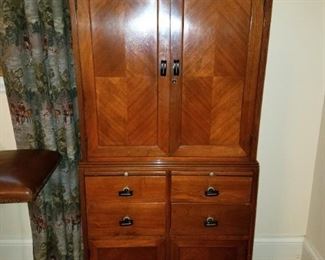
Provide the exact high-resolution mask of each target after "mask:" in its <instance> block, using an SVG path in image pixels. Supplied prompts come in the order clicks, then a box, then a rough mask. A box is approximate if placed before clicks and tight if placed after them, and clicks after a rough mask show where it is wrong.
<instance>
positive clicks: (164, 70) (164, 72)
mask: <svg viewBox="0 0 325 260" xmlns="http://www.w3.org/2000/svg"><path fill="white" fill-rule="evenodd" d="M166 75H167V61H166V60H161V61H160V76H162V77H165V76H166Z"/></svg>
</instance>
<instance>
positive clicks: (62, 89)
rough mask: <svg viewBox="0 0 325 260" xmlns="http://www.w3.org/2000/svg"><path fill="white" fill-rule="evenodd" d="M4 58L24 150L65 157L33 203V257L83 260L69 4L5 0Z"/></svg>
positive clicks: (0, 10)
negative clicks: (34, 150)
mask: <svg viewBox="0 0 325 260" xmlns="http://www.w3.org/2000/svg"><path fill="white" fill-rule="evenodd" d="M0 54H1V61H2V69H3V73H4V81H5V86H6V92H7V96H8V101H9V106H10V113H11V117H12V123H13V128H14V132H15V138H16V143H17V147H18V149H23V148H24V149H34V148H44V149H50V150H58V151H59V152H60V153H61V155H62V156H63V160H62V162H61V164H60V165H59V167H58V169H57V170H56V171H55V172H54V173H53V175H52V177H51V178H50V180H49V181H48V183H47V185H46V186H45V188H44V189H43V191H42V193H41V194H40V196H39V197H38V199H37V200H36V201H35V202H33V203H30V204H29V213H30V219H31V226H32V233H33V244H34V258H35V259H37V260H38V259H81V258H82V249H81V235H80V213H79V189H78V180H77V170H76V168H77V162H78V158H79V144H78V142H79V138H78V114H77V111H78V110H77V102H76V83H75V76H74V67H73V59H72V48H71V31H70V17H69V5H68V0H0ZM0 124H1V122H0ZM35 174H37V173H35Z"/></svg>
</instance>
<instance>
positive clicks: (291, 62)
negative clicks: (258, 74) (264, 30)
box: [255, 0, 325, 260]
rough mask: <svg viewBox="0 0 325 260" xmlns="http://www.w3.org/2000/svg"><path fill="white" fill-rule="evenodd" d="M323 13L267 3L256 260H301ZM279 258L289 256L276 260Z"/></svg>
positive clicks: (319, 98)
mask: <svg viewBox="0 0 325 260" xmlns="http://www.w3.org/2000/svg"><path fill="white" fill-rule="evenodd" d="M323 8H324V1H321V0H319V1H317V0H316V1H313V0H298V1H294V0H292V1H288V0H275V1H274V7H273V17H272V27H271V35H270V46H269V47H270V48H269V56H268V57H269V59H268V65H267V74H266V82H265V92H264V102H263V109H262V117H261V118H262V119H261V132H260V143H259V150H258V159H259V161H260V164H261V170H260V185H259V197H258V210H257V223H256V246H255V258H256V259H284V260H289V259H299V256H300V254H301V246H302V243H303V236H304V235H305V233H306V227H307V220H308V208H309V202H310V195H311V188H312V180H313V171H314V163H315V158H316V151H317V143H318V136H319V129H320V121H321V113H322V102H323V100H324V91H325V90H324V84H323V82H324V79H323V77H322V76H323V73H324V67H322V52H323V51H324V46H325V42H324V32H323V21H322V19H323V17H324V11H323V10H324V9H323ZM283 245H285V246H284V247H283V248H282V246H283ZM266 249H267V250H266ZM268 250H269V251H270V252H266V251H268ZM286 250H289V251H290V252H285V251H286ZM286 253H288V254H291V256H289V255H287V256H285V257H282V256H281V254H286ZM263 254H264V255H263ZM268 254H273V255H274V256H272V257H274V258H272V257H271V256H270V255H268ZM267 256H268V257H269V258H263V257H267ZM297 257H298V258H297Z"/></svg>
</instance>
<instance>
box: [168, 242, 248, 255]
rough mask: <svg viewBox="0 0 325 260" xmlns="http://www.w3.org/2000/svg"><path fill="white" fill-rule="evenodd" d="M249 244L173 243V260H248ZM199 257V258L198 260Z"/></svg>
mask: <svg viewBox="0 0 325 260" xmlns="http://www.w3.org/2000/svg"><path fill="white" fill-rule="evenodd" d="M246 254H247V244H246V242H244V241H202V240H200V241H198V240H195V239H193V240H178V241H174V242H173V251H172V258H171V259H173V260H197V259H200V260H246V259H247V255H246ZM198 257H199V258H198Z"/></svg>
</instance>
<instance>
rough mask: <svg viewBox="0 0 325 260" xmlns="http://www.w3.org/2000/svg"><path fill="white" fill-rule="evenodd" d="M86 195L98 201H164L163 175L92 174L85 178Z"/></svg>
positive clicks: (164, 182)
mask: <svg viewBox="0 0 325 260" xmlns="http://www.w3.org/2000/svg"><path fill="white" fill-rule="evenodd" d="M85 185H86V197H87V200H88V201H90V202H92V203H94V202H95V203H97V202H98V203H100V202H119V203H120V202H164V201H165V200H166V177H164V176H94V177H86V178H85Z"/></svg>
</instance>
